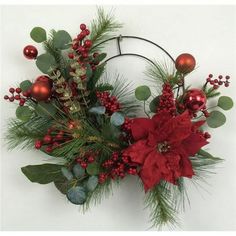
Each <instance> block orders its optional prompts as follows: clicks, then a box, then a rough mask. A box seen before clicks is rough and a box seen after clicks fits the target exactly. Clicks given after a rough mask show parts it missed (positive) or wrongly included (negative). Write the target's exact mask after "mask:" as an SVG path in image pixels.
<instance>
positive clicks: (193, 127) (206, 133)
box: [192, 126, 211, 139]
mask: <svg viewBox="0 0 236 236" xmlns="http://www.w3.org/2000/svg"><path fill="white" fill-rule="evenodd" d="M192 131H193V132H196V133H198V134H200V135H201V136H202V137H203V138H205V139H209V138H211V135H210V134H209V133H208V132H203V131H202V130H199V129H198V128H197V127H196V126H192Z"/></svg>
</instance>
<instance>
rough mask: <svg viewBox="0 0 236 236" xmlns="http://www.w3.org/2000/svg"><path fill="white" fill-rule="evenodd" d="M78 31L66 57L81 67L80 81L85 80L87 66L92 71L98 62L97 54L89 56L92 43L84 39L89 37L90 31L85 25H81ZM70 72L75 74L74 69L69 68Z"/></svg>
mask: <svg viewBox="0 0 236 236" xmlns="http://www.w3.org/2000/svg"><path fill="white" fill-rule="evenodd" d="M80 29H81V32H80V33H79V34H78V35H77V37H76V38H75V39H74V40H73V44H72V46H71V49H72V52H70V53H69V54H68V57H69V58H70V59H74V60H75V61H76V62H77V63H78V64H79V65H80V66H81V68H82V70H83V71H84V74H82V75H80V79H81V80H85V79H86V69H87V66H88V64H89V66H90V67H91V69H92V70H93V71H94V70H96V66H97V65H98V64H99V61H98V60H97V57H98V56H99V54H98V53H96V52H95V53H93V55H90V52H89V51H90V49H91V47H92V45H93V43H92V41H91V40H90V39H87V38H86V37H87V36H89V34H90V31H89V30H88V29H87V28H86V25H85V24H81V25H80ZM71 72H75V68H71Z"/></svg>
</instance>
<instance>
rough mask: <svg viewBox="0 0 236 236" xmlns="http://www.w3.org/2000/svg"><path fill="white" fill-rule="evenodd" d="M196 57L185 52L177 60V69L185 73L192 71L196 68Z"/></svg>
mask: <svg viewBox="0 0 236 236" xmlns="http://www.w3.org/2000/svg"><path fill="white" fill-rule="evenodd" d="M195 65H196V61H195V58H194V57H193V56H192V55H191V54H188V53H183V54H181V55H179V56H178V57H177V59H176V60H175V67H176V69H177V71H179V72H180V73H183V74H187V73H190V72H191V71H193V69H194V68H195Z"/></svg>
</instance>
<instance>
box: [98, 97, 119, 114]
mask: <svg viewBox="0 0 236 236" xmlns="http://www.w3.org/2000/svg"><path fill="white" fill-rule="evenodd" d="M96 96H97V98H98V99H99V101H100V103H101V104H102V106H104V107H105V108H106V112H107V113H108V114H109V115H112V114H113V113H114V112H116V111H119V110H120V108H121V105H120V103H119V101H118V99H117V97H115V96H111V95H110V93H109V92H96Z"/></svg>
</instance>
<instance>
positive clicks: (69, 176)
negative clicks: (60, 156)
mask: <svg viewBox="0 0 236 236" xmlns="http://www.w3.org/2000/svg"><path fill="white" fill-rule="evenodd" d="M61 172H62V174H63V175H64V177H66V179H67V180H72V179H73V174H72V173H71V171H70V170H68V169H67V168H66V167H64V166H63V167H62V168H61Z"/></svg>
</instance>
